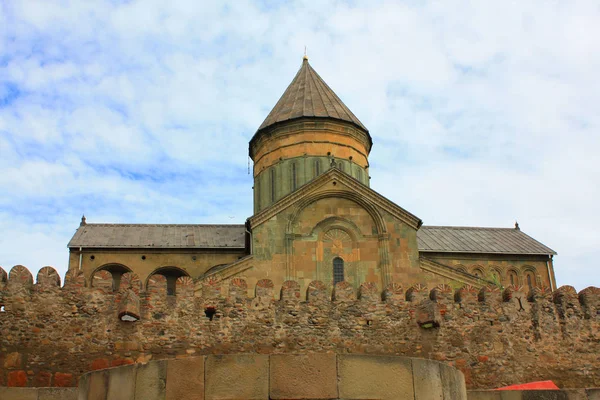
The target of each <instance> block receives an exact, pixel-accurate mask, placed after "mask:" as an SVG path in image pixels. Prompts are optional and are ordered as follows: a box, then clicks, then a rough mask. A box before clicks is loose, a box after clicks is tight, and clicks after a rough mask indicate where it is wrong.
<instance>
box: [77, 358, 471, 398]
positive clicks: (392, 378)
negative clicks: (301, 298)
mask: <svg viewBox="0 0 600 400" xmlns="http://www.w3.org/2000/svg"><path fill="white" fill-rule="evenodd" d="M78 398H79V399H106V400H116V399H119V400H159V399H160V400H186V399H195V400H200V399H379V400H398V399H452V400H466V399H467V392H466V388H465V380H464V376H463V374H462V373H461V372H460V371H458V370H457V369H455V368H452V367H450V366H448V365H446V364H443V363H439V362H437V361H431V360H424V359H418V358H408V357H398V356H370V355H335V354H321V353H312V354H277V355H261V354H236V355H210V356H207V357H193V358H188V359H181V360H162V361H151V362H149V363H148V364H145V365H141V364H138V365H130V366H124V367H118V368H111V369H106V370H100V371H95V372H91V373H88V374H86V375H83V376H82V377H81V380H80V381H79V397H78Z"/></svg>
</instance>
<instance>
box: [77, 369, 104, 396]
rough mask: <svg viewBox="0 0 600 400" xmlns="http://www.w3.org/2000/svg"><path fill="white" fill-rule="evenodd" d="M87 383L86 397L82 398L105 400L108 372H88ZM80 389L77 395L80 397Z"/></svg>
mask: <svg viewBox="0 0 600 400" xmlns="http://www.w3.org/2000/svg"><path fill="white" fill-rule="evenodd" d="M88 377H89V384H88V385H87V387H88V389H87V397H83V399H87V400H106V393H107V388H108V373H107V372H106V371H102V372H95V373H91V374H89V376H88ZM81 394H82V393H81V391H80V392H79V397H78V398H80V399H82V397H81Z"/></svg>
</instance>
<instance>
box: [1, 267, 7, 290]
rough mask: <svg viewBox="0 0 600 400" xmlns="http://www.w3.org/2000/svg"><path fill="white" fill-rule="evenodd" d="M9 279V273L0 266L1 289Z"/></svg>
mask: <svg viewBox="0 0 600 400" xmlns="http://www.w3.org/2000/svg"><path fill="white" fill-rule="evenodd" d="M7 280H8V274H7V273H6V271H5V270H4V269H3V268H2V267H0V290H1V289H3V288H4V287H5V286H6V283H7Z"/></svg>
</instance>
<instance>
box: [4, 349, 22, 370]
mask: <svg viewBox="0 0 600 400" xmlns="http://www.w3.org/2000/svg"><path fill="white" fill-rule="evenodd" d="M22 364H23V355H22V354H21V353H18V352H12V353H8V354H7V355H6V356H5V357H4V368H6V369H17V368H21V366H22Z"/></svg>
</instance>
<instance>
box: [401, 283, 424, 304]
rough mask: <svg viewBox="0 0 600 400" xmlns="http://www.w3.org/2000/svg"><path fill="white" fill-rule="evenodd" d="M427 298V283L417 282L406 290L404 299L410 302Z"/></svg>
mask: <svg viewBox="0 0 600 400" xmlns="http://www.w3.org/2000/svg"><path fill="white" fill-rule="evenodd" d="M428 298H429V290H428V289H427V285H422V284H419V283H417V284H416V285H413V286H411V287H409V288H408V290H406V301H410V302H411V303H418V302H422V301H423V300H426V299H428Z"/></svg>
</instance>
